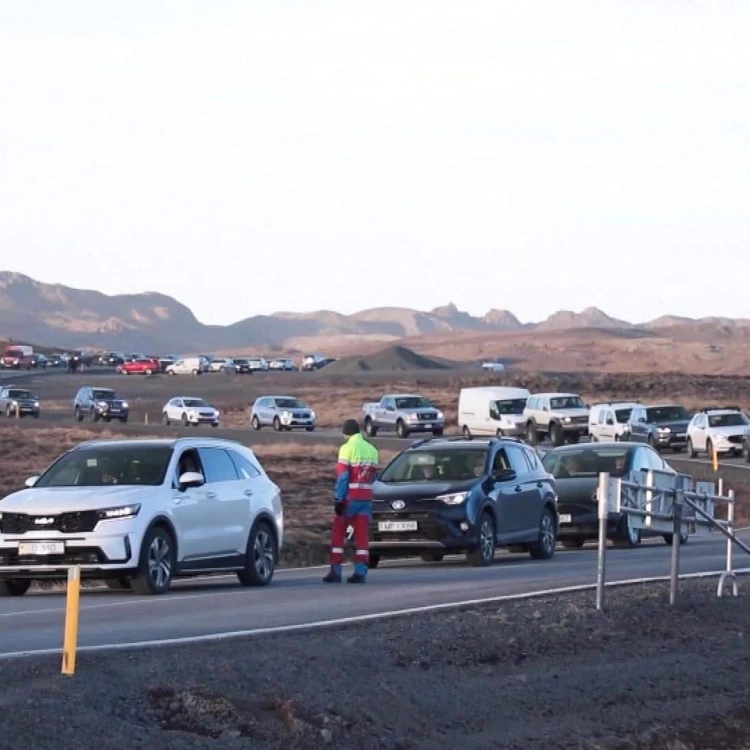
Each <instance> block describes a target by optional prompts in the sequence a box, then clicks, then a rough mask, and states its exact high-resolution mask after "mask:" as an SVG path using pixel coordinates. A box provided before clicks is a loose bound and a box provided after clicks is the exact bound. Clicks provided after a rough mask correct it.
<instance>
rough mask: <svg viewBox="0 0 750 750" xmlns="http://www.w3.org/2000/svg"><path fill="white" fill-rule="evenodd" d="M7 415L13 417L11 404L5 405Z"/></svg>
mask: <svg viewBox="0 0 750 750" xmlns="http://www.w3.org/2000/svg"><path fill="white" fill-rule="evenodd" d="M5 416H6V417H8V419H10V418H11V416H12V413H11V410H10V406H6V407H5Z"/></svg>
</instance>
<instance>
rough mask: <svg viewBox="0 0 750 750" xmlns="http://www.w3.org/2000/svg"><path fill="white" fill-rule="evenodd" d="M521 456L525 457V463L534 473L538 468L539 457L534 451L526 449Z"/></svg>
mask: <svg viewBox="0 0 750 750" xmlns="http://www.w3.org/2000/svg"><path fill="white" fill-rule="evenodd" d="M523 455H524V456H526V462H527V463H528V464H529V469H531V470H532V471H536V470H537V469H538V468H539V456H538V455H537V454H536V452H535V451H532V450H529V449H528V448H524V449H523Z"/></svg>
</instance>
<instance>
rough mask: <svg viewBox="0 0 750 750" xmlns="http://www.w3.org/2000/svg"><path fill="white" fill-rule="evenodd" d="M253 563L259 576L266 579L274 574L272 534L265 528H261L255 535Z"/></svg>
mask: <svg viewBox="0 0 750 750" xmlns="http://www.w3.org/2000/svg"><path fill="white" fill-rule="evenodd" d="M253 564H254V565H255V570H256V571H257V572H258V576H259V577H260V578H261V579H262V580H264V581H266V580H268V579H269V578H270V577H271V576H272V575H273V569H274V553H273V543H272V542H271V537H270V534H269V533H268V532H267V531H266V530H265V529H260V531H258V533H257V534H256V536H255V544H254V545H253Z"/></svg>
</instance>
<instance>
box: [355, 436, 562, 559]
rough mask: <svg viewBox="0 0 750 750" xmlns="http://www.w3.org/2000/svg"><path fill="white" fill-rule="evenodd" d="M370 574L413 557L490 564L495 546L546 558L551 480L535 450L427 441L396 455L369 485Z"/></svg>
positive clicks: (551, 537)
mask: <svg viewBox="0 0 750 750" xmlns="http://www.w3.org/2000/svg"><path fill="white" fill-rule="evenodd" d="M372 511H373V512H372V520H371V524H370V539H371V542H370V567H376V566H377V565H378V563H379V562H380V559H381V557H386V556H389V555H390V556H399V555H401V556H402V555H403V553H404V552H414V553H419V554H420V555H421V557H422V559H423V560H425V561H432V562H439V561H440V560H442V559H443V557H444V556H445V555H446V554H449V553H455V552H464V553H465V554H466V557H467V559H468V561H469V563H470V564H471V565H473V566H485V565H489V564H490V563H492V561H493V559H494V557H495V549H496V547H498V546H505V547H509V548H510V549H511V550H512V551H514V552H528V553H529V554H530V555H531V556H532V557H534V558H537V559H547V558H550V557H552V555H553V554H554V551H555V542H556V539H557V527H558V519H557V495H556V488H555V480H554V479H553V478H552V476H551V475H550V474H548V473H547V471H546V470H545V469H544V467H543V466H542V464H541V461H540V460H539V457H538V455H537V453H536V451H535V450H534V449H533V448H530V447H529V446H527V445H524V444H523V443H521V442H520V441H517V440H514V439H513V438H488V439H484V440H483V439H473V438H468V439H467V438H463V437H460V438H432V439H428V440H423V441H418V442H416V443H414V444H413V445H412V446H410V447H409V448H407V449H406V450H404V451H403V452H402V453H399V455H398V456H396V458H394V459H393V461H391V462H390V463H389V464H388V465H387V466H386V467H385V469H384V470H383V472H382V473H381V474H380V475H379V476H378V478H377V479H376V481H375V483H374V485H373V505H372Z"/></svg>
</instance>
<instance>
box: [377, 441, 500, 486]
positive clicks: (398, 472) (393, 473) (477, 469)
mask: <svg viewBox="0 0 750 750" xmlns="http://www.w3.org/2000/svg"><path fill="white" fill-rule="evenodd" d="M486 461H487V448H486V447H484V448H463V449H461V448H451V449H447V450H446V449H443V450H440V449H439V448H435V449H432V450H418V451H407V452H405V453H402V454H401V455H399V456H396V458H394V459H393V461H392V462H391V463H390V464H389V465H388V466H386V468H385V469H384V471H383V473H382V474H381V476H380V481H381V482H394V483H395V482H425V481H431V480H435V481H443V482H451V481H453V482H455V481H462V480H470V479H475V478H478V477H481V476H482V475H483V474H484V467H485V463H486Z"/></svg>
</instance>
